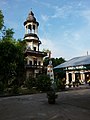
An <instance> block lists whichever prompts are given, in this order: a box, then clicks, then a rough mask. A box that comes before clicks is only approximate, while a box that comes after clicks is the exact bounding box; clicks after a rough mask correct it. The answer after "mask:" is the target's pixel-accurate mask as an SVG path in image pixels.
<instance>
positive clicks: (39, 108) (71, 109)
mask: <svg viewBox="0 0 90 120" xmlns="http://www.w3.org/2000/svg"><path fill="white" fill-rule="evenodd" d="M87 88H88V86H87ZM87 88H86V87H85V86H83V89H79V88H77V90H76V88H75V89H73V90H68V91H63V92H59V93H58V98H57V100H56V104H55V105H50V104H48V102H47V98H46V94H45V93H43V94H35V95H23V96H13V97H4V98H0V120H90V89H89V88H88V89H87Z"/></svg>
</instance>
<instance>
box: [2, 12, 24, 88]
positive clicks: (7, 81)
mask: <svg viewBox="0 0 90 120" xmlns="http://www.w3.org/2000/svg"><path fill="white" fill-rule="evenodd" d="M3 23H4V22H3V14H2V12H1V11H0V29H2V28H3V30H2V38H1V40H0V86H2V88H4V89H5V88H8V87H12V86H20V85H21V84H22V82H23V79H24V54H23V50H24V48H25V43H24V42H22V41H21V40H15V39H14V37H13V35H14V31H13V29H10V28H8V29H6V27H4V25H3ZM3 86H4V87H3ZM2 90H3V89H2Z"/></svg>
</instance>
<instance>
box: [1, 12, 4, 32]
mask: <svg viewBox="0 0 90 120" xmlns="http://www.w3.org/2000/svg"><path fill="white" fill-rule="evenodd" d="M3 26H4V16H3V13H2V11H1V10H0V30H2V28H3Z"/></svg>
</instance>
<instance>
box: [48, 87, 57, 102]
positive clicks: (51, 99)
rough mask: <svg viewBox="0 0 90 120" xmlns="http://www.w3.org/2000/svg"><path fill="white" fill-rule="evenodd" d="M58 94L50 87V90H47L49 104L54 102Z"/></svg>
mask: <svg viewBox="0 0 90 120" xmlns="http://www.w3.org/2000/svg"><path fill="white" fill-rule="evenodd" d="M57 97H58V95H57V94H56V93H55V90H54V89H52V88H50V91H48V92H47V98H48V103H49V104H55V99H56V98H57Z"/></svg>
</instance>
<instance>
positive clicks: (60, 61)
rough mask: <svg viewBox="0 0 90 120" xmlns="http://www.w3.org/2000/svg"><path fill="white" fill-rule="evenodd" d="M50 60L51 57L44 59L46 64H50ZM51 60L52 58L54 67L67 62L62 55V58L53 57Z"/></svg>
mask: <svg viewBox="0 0 90 120" xmlns="http://www.w3.org/2000/svg"><path fill="white" fill-rule="evenodd" d="M49 60H50V59H49V57H46V58H45V59H44V66H47V65H48V64H49ZM51 60H52V64H53V67H55V66H57V65H59V64H61V63H63V62H65V59H64V58H62V57H60V58H51Z"/></svg>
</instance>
